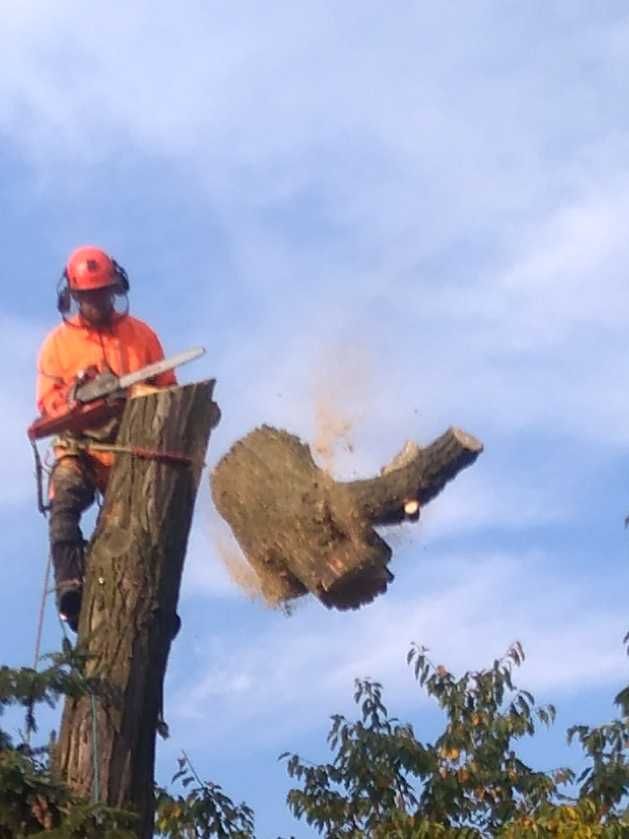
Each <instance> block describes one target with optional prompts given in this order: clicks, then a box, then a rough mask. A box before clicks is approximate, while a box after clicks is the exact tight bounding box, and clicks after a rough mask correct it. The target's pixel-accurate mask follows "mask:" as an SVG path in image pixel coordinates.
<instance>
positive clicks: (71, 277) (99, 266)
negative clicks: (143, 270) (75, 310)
mask: <svg viewBox="0 0 629 839" xmlns="http://www.w3.org/2000/svg"><path fill="white" fill-rule="evenodd" d="M99 288H111V289H112V291H113V292H114V293H115V294H116V295H121V296H124V297H125V299H126V294H127V292H128V291H129V277H128V276H127V272H126V271H125V270H124V268H123V267H122V266H121V265H118V263H117V262H116V260H115V259H112V258H111V257H110V256H108V255H107V254H106V253H105V251H104V250H101V248H96V247H94V246H93V245H84V246H83V247H80V248H77V249H76V250H75V251H72V253H71V254H70V257H69V258H68V262H67V264H66V267H65V270H64V272H63V275H62V277H61V279H60V280H59V285H58V286H57V308H58V309H59V311H60V312H61V314H62V315H63V316H64V317H65V316H66V315H67V314H68V312H69V311H70V308H71V306H72V296H71V295H72V292H81V291H94V290H96V289H99Z"/></svg>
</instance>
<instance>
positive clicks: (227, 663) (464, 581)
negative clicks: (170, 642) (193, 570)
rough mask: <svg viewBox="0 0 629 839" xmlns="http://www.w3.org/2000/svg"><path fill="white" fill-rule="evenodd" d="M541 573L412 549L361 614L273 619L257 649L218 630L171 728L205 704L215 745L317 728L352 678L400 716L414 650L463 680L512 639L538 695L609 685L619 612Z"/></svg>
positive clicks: (535, 558)
mask: <svg viewBox="0 0 629 839" xmlns="http://www.w3.org/2000/svg"><path fill="white" fill-rule="evenodd" d="M415 563H416V564H415ZM547 564H548V558H547V557H546V556H545V555H544V554H543V552H541V551H537V552H530V553H527V554H521V555H504V554H502V555H500V554H494V555H493V556H492V555H477V556H474V555H468V556H454V555H447V554H445V555H439V554H438V552H437V553H435V552H434V551H430V552H428V553H424V552H422V551H421V550H419V549H418V550H417V553H416V554H415V556H409V555H407V556H406V558H405V560H404V568H403V569H402V568H400V569H399V574H400V579H401V580H403V583H404V586H403V590H400V589H398V590H396V589H395V588H393V589H392V590H391V593H389V594H387V596H386V597H385V598H381V599H380V600H379V601H377V602H376V603H375V604H373V605H372V606H370V607H368V608H366V609H363V610H361V611H360V612H358V613H352V614H339V613H333V612H327V611H324V610H323V607H321V606H319V605H318V604H316V603H311V604H308V605H304V606H303V607H302V608H299V607H298V609H297V613H296V614H295V615H294V616H292V617H285V616H282V615H276V616H275V617H273V616H272V615H270V617H269V621H268V626H267V628H266V629H265V630H264V631H263V632H262V633H260V634H259V635H257V636H256V638H255V643H254V644H251V643H248V641H247V640H245V639H243V638H237V637H234V636H233V634H230V635H229V637H228V636H223V635H222V633H221V632H220V630H214V631H212V632H211V633H210V635H209V636H208V638H207V639H206V641H205V642H204V643H203V644H201V645H200V646H199V648H198V649H197V650H196V652H195V654H194V658H195V667H194V669H195V670H196V671H197V672H199V671H203V676H202V677H201V679H188V678H186V677H184V676H183V674H181V676H182V677H183V679H182V681H181V680H180V681H178V688H177V689H176V691H175V695H174V698H173V699H172V700H171V702H172V703H173V704H172V705H171V714H172V715H173V719H176V720H177V725H180V726H182V727H183V729H184V730H185V728H186V726H187V725H190V724H193V722H192V721H194V720H196V719H201V718H204V717H206V716H207V715H208V714H209V713H210V706H211V714H212V718H213V721H214V726H213V731H214V732H220V734H213V735H211V736H212V737H214V736H216V737H217V738H218V739H219V740H220V739H221V737H223V736H228V735H229V732H230V731H232V730H234V729H235V728H238V727H240V726H248V725H250V724H253V723H255V724H256V727H258V730H260V731H262V732H264V731H267V732H268V727H267V726H269V725H271V720H275V723H273V724H272V725H271V727H272V728H273V729H274V730H275V726H276V725H279V726H280V727H282V728H284V727H288V728H292V729H294V730H295V729H303V728H304V726H306V727H307V722H306V720H307V719H312V721H313V724H315V723H320V722H321V718H323V716H324V715H325V716H327V714H329V713H332V712H333V711H334V710H337V709H339V708H346V707H347V705H348V701H349V698H350V692H351V686H352V683H353V679H354V678H355V677H364V676H369V677H371V678H376V679H378V680H382V681H383V682H384V684H385V686H386V688H387V693H388V695H389V700H390V702H391V703H392V704H395V705H398V704H401V706H402V707H405V708H407V710H408V709H410V708H411V705H409V701H410V702H411V703H412V701H414V700H409V696H412V695H413V692H414V691H413V688H412V686H411V683H412V678H411V674H410V673H409V672H408V670H407V668H406V667H405V664H404V656H405V653H406V651H407V649H408V647H409V645H410V643H411V642H412V641H417V642H419V643H423V644H426V645H427V646H428V647H430V648H431V656H432V657H433V659H434V661H435V663H436V664H439V663H443V664H445V665H446V666H448V667H449V668H451V669H452V670H453V671H454V672H459V673H460V672H461V671H462V670H463V669H469V668H472V669H473V668H480V667H484V666H489V665H490V664H491V660H492V659H493V658H494V657H498V656H500V655H502V654H503V653H504V652H505V651H506V649H507V647H508V646H509V645H510V644H511V643H512V642H514V641H515V640H520V641H521V642H522V643H523V644H524V646H525V648H526V650H527V652H528V655H529V663H528V664H527V665H526V666H525V667H524V668H523V670H522V672H521V673H520V674H518V676H517V680H518V681H519V682H521V683H522V684H523V685H526V686H528V687H531V688H532V689H534V690H536V691H539V692H540V693H541V694H542V695H544V696H548V695H551V696H554V697H555V698H556V697H557V695H558V694H559V695H561V694H563V693H565V692H566V691H567V692H570V691H579V692H584V691H587V690H589V689H592V688H600V687H601V686H602V685H604V684H607V685H610V686H612V687H613V685H614V684H615V683H616V680H617V679H618V673H619V672H620V668H621V667H622V663H623V660H624V659H623V651H622V647H621V643H620V641H621V638H622V634H623V629H624V620H625V616H624V614H623V610H622V608H621V604H619V603H616V604H615V606H613V607H610V605H609V604H606V603H604V602H602V601H598V602H597V603H595V604H594V605H591V603H590V598H589V592H588V591H587V590H584V589H582V588H581V587H580V585H579V584H575V583H568V582H566V580H565V579H563V578H562V577H561V576H560V575H553V574H549V573H548V571H546V570H545V566H546V565H547ZM394 586H395V584H394ZM409 592H415V593H413V594H410V593H409ZM586 602H587V603H588V609H587V611H586V612H584V611H583V607H584V604H585V603H586ZM341 639H342V640H341ZM612 687H610V690H611V689H612ZM417 696H419V692H418V693H417ZM254 697H255V699H254ZM418 701H419V700H418ZM317 714H319V717H317V716H316V715H317ZM280 720H281V722H279V721H280ZM262 736H264V735H262Z"/></svg>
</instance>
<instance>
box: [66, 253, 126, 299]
mask: <svg viewBox="0 0 629 839" xmlns="http://www.w3.org/2000/svg"><path fill="white" fill-rule="evenodd" d="M65 273H66V277H67V280H68V286H69V288H70V291H94V290H95V289H97V288H107V286H113V285H120V282H121V277H120V273H119V271H118V266H117V265H116V263H115V261H114V260H113V259H111V257H109V256H107V254H106V253H105V251H103V250H101V249H100V248H95V247H92V246H90V245H87V246H85V247H81V248H77V249H76V250H75V251H73V252H72V253H71V254H70V257H69V259H68V263H67V265H66V271H65Z"/></svg>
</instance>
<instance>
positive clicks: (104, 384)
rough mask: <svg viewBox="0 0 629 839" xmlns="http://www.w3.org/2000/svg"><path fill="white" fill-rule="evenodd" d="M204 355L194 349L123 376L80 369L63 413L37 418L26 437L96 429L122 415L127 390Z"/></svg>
mask: <svg viewBox="0 0 629 839" xmlns="http://www.w3.org/2000/svg"><path fill="white" fill-rule="evenodd" d="M204 352H205V350H204V349H203V347H194V348H193V349H191V350H186V351H185V352H182V353H179V354H178V355H175V356H172V357H171V358H165V359H162V360H161V361H156V362H154V363H153V364H149V365H147V366H146V367H142V368H141V369H140V370H136V371H134V372H133V373H126V374H125V375H123V376H116V375H115V373H112V372H105V373H99V371H98V369H97V368H96V367H89V368H87V369H86V370H82V371H81V372H80V373H79V374H78V376H77V377H76V379H75V380H74V381H73V382H72V383H71V384H70V385H69V387H68V389H67V395H66V399H65V405H66V408H65V410H62V411H60V412H59V413H57V414H51V415H46V414H44V415H43V416H41V417H37V419H36V420H34V421H33V422H32V423H31V424H30V426H29V427H28V429H27V434H28V438H29V440H31V442H33V441H35V440H42V439H43V438H44V437H50V436H51V435H52V434H61V433H63V432H64V431H71V432H74V433H75V434H79V433H81V432H82V431H86V430H88V429H90V428H98V427H99V426H100V425H103V424H104V423H105V422H107V420H109V419H112V418H113V417H119V416H121V415H122V412H123V410H124V405H125V398H126V395H127V390H128V388H130V387H132V386H133V385H135V384H139V383H140V382H146V381H147V380H149V379H152V378H154V377H155V376H159V375H160V374H161V373H164V372H165V371H166V370H172V369H174V368H175V367H178V366H179V365H180V364H186V363H187V362H188V361H193V360H194V359H195V358H199V356H201V355H203V353H204Z"/></svg>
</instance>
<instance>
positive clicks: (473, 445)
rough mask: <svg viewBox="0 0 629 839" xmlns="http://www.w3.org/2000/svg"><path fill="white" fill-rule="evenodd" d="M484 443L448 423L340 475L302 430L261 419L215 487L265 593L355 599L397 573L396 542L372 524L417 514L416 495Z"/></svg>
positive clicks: (338, 604)
mask: <svg viewBox="0 0 629 839" xmlns="http://www.w3.org/2000/svg"><path fill="white" fill-rule="evenodd" d="M482 450H483V446H482V444H481V443H480V442H479V441H478V440H477V439H475V438H474V437H472V436H471V435H470V434H467V433H466V432H464V431H461V430H460V429H456V428H450V429H449V430H448V431H446V432H445V433H444V434H443V435H442V436H441V437H439V438H437V439H436V440H434V442H432V443H431V444H430V445H429V446H426V447H425V448H421V447H419V446H418V445H416V444H414V443H407V444H406V446H405V448H404V449H403V450H402V452H400V454H399V455H398V456H397V457H396V458H395V459H394V460H393V461H392V462H391V463H390V464H389V465H388V466H387V467H385V468H384V469H383V470H382V471H381V473H380V475H379V476H377V477H375V478H371V479H369V480H362V481H351V482H345V483H341V482H337V481H335V480H334V479H333V478H332V477H331V476H330V475H329V474H328V473H326V472H324V471H323V470H321V469H320V468H319V467H318V466H317V465H316V463H315V462H314V460H313V458H312V455H311V452H310V448H309V447H308V446H307V445H305V444H304V443H302V442H301V440H299V438H298V437H295V436H294V435H292V434H289V433H288V432H286V431H281V430H278V429H275V428H272V427H269V426H262V427H261V428H257V429H256V430H254V431H252V432H251V433H250V434H248V435H247V436H246V437H243V438H242V439H241V440H239V441H237V442H236V443H235V444H234V445H233V446H232V448H231V449H230V451H229V452H228V453H227V454H226V455H225V456H224V457H223V458H222V459H221V460H220V462H219V463H218V464H217V466H216V468H215V469H214V471H213V473H212V475H211V489H212V497H213V499H214V504H215V505H216V508H217V510H218V511H219V513H220V514H221V516H222V517H223V518H224V519H225V521H226V522H227V523H228V524H229V525H230V527H231V529H232V532H233V534H234V536H235V537H236V540H237V541H238V543H239V545H240V547H241V548H242V550H243V552H244V554H245V556H246V558H247V560H248V561H249V563H250V565H251V566H252V568H253V569H254V570H255V572H256V574H257V576H258V578H259V580H260V584H261V588H262V593H263V594H264V595H265V596H266V597H267V599H269V600H271V601H273V602H280V601H288V600H291V599H293V598H296V597H301V596H302V595H304V594H307V593H308V592H310V593H312V594H314V595H315V597H318V598H319V600H320V601H321V602H322V603H324V604H325V605H326V606H328V607H335V608H337V609H357V608H359V607H360V606H362V605H363V604H365V603H369V602H370V601H372V600H373V599H374V598H375V597H376V596H377V595H378V594H381V593H383V592H385V591H386V589H387V585H388V583H389V582H391V580H392V579H393V575H392V574H391V572H390V571H389V569H388V567H387V566H388V563H389V560H390V559H391V549H390V548H389V546H388V545H387V543H386V542H385V541H384V540H383V539H382V538H381V537H380V536H379V535H378V534H377V533H376V531H375V529H374V528H375V527H376V526H378V525H385V524H396V523H400V522H402V521H404V520H405V519H408V518H411V519H416V518H417V517H418V513H417V512H416V507H417V504H416V503H413V502H419V505H420V506H424V505H426V504H427V503H428V502H429V501H431V500H432V499H433V498H434V497H435V496H436V495H438V494H439V493H440V492H441V490H442V489H443V487H444V486H445V485H446V483H447V482H448V481H450V480H452V479H453V478H454V477H455V476H456V475H457V474H458V473H459V472H460V471H461V470H462V469H464V468H465V467H466V466H469V465H470V464H472V463H473V462H474V461H475V460H476V458H477V457H478V455H479V454H480V453H481V452H482ZM409 513H410V516H409Z"/></svg>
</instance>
